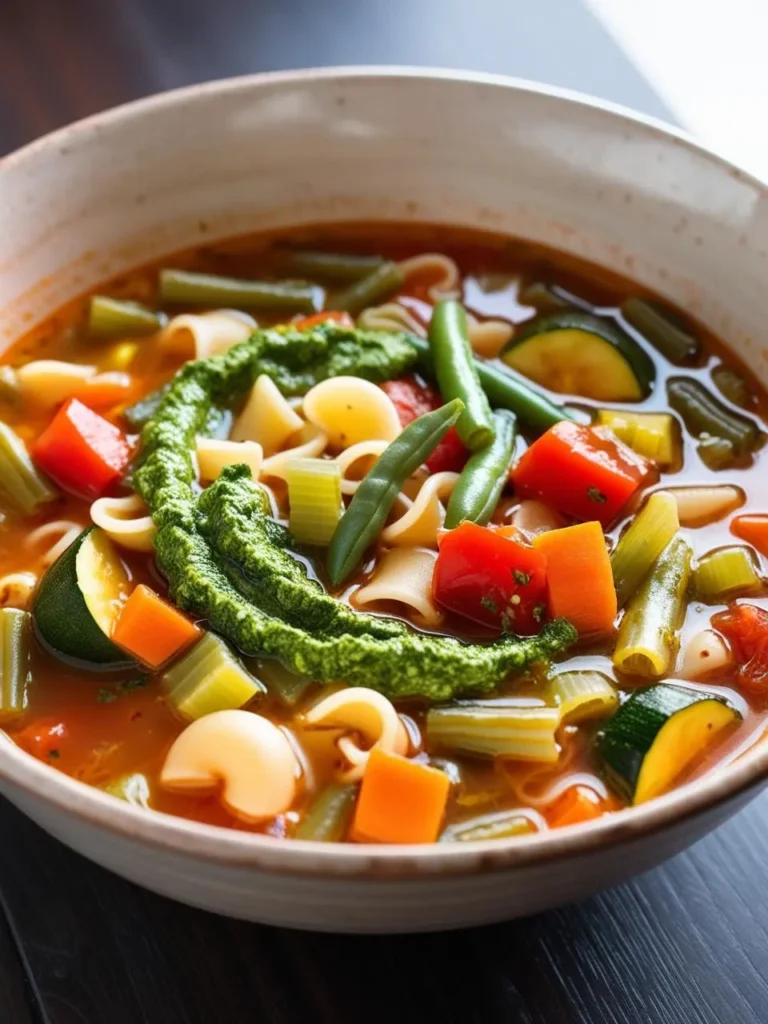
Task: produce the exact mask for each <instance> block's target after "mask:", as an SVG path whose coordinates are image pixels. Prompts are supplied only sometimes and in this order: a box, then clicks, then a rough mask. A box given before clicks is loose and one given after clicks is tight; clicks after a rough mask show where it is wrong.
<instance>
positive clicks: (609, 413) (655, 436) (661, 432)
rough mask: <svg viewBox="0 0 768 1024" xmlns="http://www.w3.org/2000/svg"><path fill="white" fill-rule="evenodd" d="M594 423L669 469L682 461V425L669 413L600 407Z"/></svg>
mask: <svg viewBox="0 0 768 1024" xmlns="http://www.w3.org/2000/svg"><path fill="white" fill-rule="evenodd" d="M595 422H596V423H597V424H598V426H601V427H608V428H609V429H610V430H612V431H613V433H614V434H615V435H616V437H618V439H619V440H620V441H623V442H624V444H626V445H628V446H629V447H630V448H631V449H632V451H633V452H637V454H638V455H642V456H643V458H644V459H650V460H651V461H652V462H655V463H656V465H657V466H661V467H662V468H668V467H670V466H678V465H679V463H680V458H681V444H680V427H679V425H678V422H677V420H676V419H675V417H674V416H670V415H669V413H664V412H625V411H624V410H623V409H620V410H616V409H600V410H599V411H598V413H597V418H596V420H595Z"/></svg>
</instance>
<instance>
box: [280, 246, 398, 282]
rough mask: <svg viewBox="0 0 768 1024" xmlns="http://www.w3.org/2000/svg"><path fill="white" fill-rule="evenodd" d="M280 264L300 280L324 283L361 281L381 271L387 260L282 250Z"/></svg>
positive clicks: (283, 269)
mask: <svg viewBox="0 0 768 1024" xmlns="http://www.w3.org/2000/svg"><path fill="white" fill-rule="evenodd" d="M279 263H280V270H281V271H282V272H284V273H287V274H296V275H298V276H299V277H307V278H310V279H314V278H320V280H321V281H322V280H325V279H327V280H329V281H359V280H360V279H361V278H364V277H368V275H369V274H372V273H373V272H374V271H375V270H378V269H379V267H380V266H381V265H382V263H384V258H383V257H382V256H359V255H357V254H354V253H346V252H319V251H316V250H314V249H283V250H281V251H280V253H279Z"/></svg>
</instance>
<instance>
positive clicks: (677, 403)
mask: <svg viewBox="0 0 768 1024" xmlns="http://www.w3.org/2000/svg"><path fill="white" fill-rule="evenodd" d="M667 399H668V401H669V404H670V405H671V406H672V408H673V409H674V410H675V412H677V413H678V414H679V415H680V416H681V417H682V420H683V423H685V425H686V427H687V429H688V430H689V432H690V433H691V434H692V435H693V436H694V437H696V438H699V440H700V441H701V443H702V445H704V446H705V447H704V450H701V449H700V454H701V455H702V457H703V458H704V459H705V461H707V464H708V465H710V466H712V468H721V467H723V466H726V465H728V464H729V463H731V462H733V461H734V460H735V459H736V458H738V457H739V456H741V455H746V454H748V453H749V452H751V451H752V450H753V449H754V447H755V445H756V444H757V441H758V438H759V436H760V432H759V431H758V429H757V426H756V425H755V424H754V423H753V422H752V420H750V419H748V418H747V417H746V416H742V415H740V414H739V413H736V412H733V410H732V409H729V408H728V407H727V406H725V405H723V403H722V402H721V401H719V399H717V398H715V396H714V395H712V394H711V393H710V392H709V391H707V389H706V388H705V387H704V385H703V384H700V383H699V382H698V381H697V380H691V379H690V378H688V377H673V378H672V379H671V380H669V381H667ZM713 442H717V443H716V444H714V445H713ZM710 459H712V460H714V461H712V462H710V461H709V460H710Z"/></svg>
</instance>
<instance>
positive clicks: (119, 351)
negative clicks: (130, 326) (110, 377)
mask: <svg viewBox="0 0 768 1024" xmlns="http://www.w3.org/2000/svg"><path fill="white" fill-rule="evenodd" d="M138 354H139V345H138V344H137V343H136V342H135V341H121V342H120V343H119V344H118V345H110V347H109V348H108V349H107V350H106V352H105V354H104V355H103V356H102V357H101V358H100V360H99V363H100V364H101V366H102V367H103V368H104V370H106V371H110V372H111V371H115V372H117V373H125V372H126V371H127V370H129V369H130V367H131V365H132V364H133V361H134V359H135V358H136V356H137V355H138Z"/></svg>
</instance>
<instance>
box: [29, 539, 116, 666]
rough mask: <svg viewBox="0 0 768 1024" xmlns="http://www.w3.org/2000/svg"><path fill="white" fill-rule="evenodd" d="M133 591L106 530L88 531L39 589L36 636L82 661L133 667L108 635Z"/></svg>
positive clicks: (35, 609) (34, 607) (35, 606)
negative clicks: (130, 591) (129, 593)
mask: <svg viewBox="0 0 768 1024" xmlns="http://www.w3.org/2000/svg"><path fill="white" fill-rule="evenodd" d="M129 589H130V587H129V583H128V577H127V575H126V572H125V569H124V567H123V563H122V561H121V560H120V556H119V554H118V553H117V549H116V548H115V546H114V545H113V544H112V541H111V540H110V539H109V537H108V536H107V535H106V533H104V532H103V530H99V529H98V528H96V527H90V528H89V529H87V530H84V531H83V533H81V534H80V536H79V537H78V538H77V540H76V541H75V542H74V543H73V544H71V545H70V546H69V547H68V548H67V549H66V550H65V551H64V553H63V554H62V555H61V556H60V557H59V558H58V559H57V561H55V562H54V563H53V565H52V566H51V567H50V569H49V570H48V571H47V572H46V574H45V576H43V578H42V580H41V581H40V585H39V586H38V588H37V591H36V592H35V596H34V600H33V604H32V615H33V618H34V622H35V628H36V630H37V634H38V636H40V637H41V639H42V640H43V641H44V642H45V644H46V645H47V646H48V647H50V648H51V650H52V651H54V652H55V653H56V654H58V655H59V656H64V657H67V658H71V659H73V660H74V661H76V662H77V663H78V664H82V665H87V666H89V667H104V666H107V667H109V668H123V667H126V666H128V665H131V664H132V661H131V659H130V658H129V657H127V655H126V654H125V652H124V651H121V650H120V648H119V647H117V646H116V645H115V644H114V643H113V642H112V640H111V639H110V636H111V634H112V630H113V628H114V625H115V622H116V620H117V617H118V615H119V614H120V610H121V608H122V606H123V604H124V603H125V602H126V600H127V599H128V592H129Z"/></svg>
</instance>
